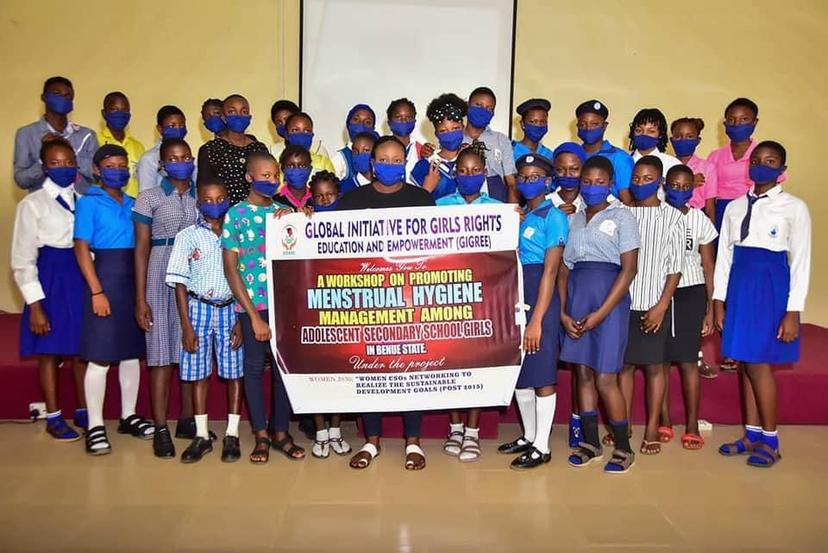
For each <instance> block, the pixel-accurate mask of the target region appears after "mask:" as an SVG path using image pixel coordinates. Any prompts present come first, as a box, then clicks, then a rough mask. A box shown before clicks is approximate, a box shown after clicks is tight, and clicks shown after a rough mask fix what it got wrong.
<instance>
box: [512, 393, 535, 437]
mask: <svg viewBox="0 0 828 553" xmlns="http://www.w3.org/2000/svg"><path fill="white" fill-rule="evenodd" d="M515 400H516V401H517V404H518V411H520V420H521V422H522V423H523V436H524V437H525V438H526V439H527V440H529V441H530V442H533V441H535V416H536V415H535V389H534V388H515Z"/></svg>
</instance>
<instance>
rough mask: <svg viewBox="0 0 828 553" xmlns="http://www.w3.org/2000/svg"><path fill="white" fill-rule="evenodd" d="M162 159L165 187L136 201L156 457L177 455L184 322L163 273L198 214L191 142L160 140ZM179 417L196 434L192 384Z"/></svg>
mask: <svg viewBox="0 0 828 553" xmlns="http://www.w3.org/2000/svg"><path fill="white" fill-rule="evenodd" d="M160 156H161V163H162V164H163V166H164V172H165V173H166V174H167V176H166V177H164V179H163V180H162V181H161V186H156V187H155V188H152V189H150V190H145V191H144V192H141V194H140V195H139V196H138V199H137V200H136V201H135V207H134V208H133V212H132V220H133V221H134V223H135V295H136V299H135V316H136V318H137V320H138V324H139V326H140V327H141V328H142V329H143V331H144V332H145V333H146V341H147V367H149V369H150V377H151V378H150V394H151V396H152V414H153V419H154V420H155V436H154V439H153V451H154V453H155V456H156V457H160V458H171V457H175V447H174V446H173V442H172V437H171V435H170V431H169V429H168V428H167V414H168V405H169V395H170V379H171V378H172V375H173V372H175V371H174V367H173V365H177V364H178V361H179V358H180V357H181V323H180V321H179V317H178V310H177V308H176V304H175V290H173V289H172V288H170V287H169V286H167V284H166V281H165V272H166V268H167V264H168V263H169V259H170V253H171V252H172V248H173V245H174V244H175V236H176V234H178V232H179V231H181V230H182V229H184V228H186V227H189V226H190V225H193V224H194V223H195V222H196V220H197V218H198V208H197V206H196V190H195V183H194V182H193V180H192V177H193V171H194V170H195V162H194V160H193V156H192V153H191V151H190V146H189V145H188V144H187V143H186V142H184V141H183V140H181V139H177V138H171V139H168V140H165V141H164V142H162V143H161V150H160ZM181 396H182V401H181V416H180V418H179V421H178V425H177V427H176V436H177V437H179V438H185V439H192V438H193V437H194V436H195V420H194V419H193V399H192V398H193V396H192V386H191V385H190V384H189V383H185V382H182V385H181Z"/></svg>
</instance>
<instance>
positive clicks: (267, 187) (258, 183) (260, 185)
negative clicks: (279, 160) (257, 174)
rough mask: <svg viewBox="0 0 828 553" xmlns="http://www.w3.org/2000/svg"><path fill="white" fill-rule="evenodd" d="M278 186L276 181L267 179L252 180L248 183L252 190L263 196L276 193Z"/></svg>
mask: <svg viewBox="0 0 828 553" xmlns="http://www.w3.org/2000/svg"><path fill="white" fill-rule="evenodd" d="M278 186H279V183H278V182H270V181H269V180H254V181H253V182H251V183H250V188H252V189H253V191H254V192H256V193H257V194H260V195H262V196H264V197H265V198H272V197H273V196H275V195H276V188H277V187H278Z"/></svg>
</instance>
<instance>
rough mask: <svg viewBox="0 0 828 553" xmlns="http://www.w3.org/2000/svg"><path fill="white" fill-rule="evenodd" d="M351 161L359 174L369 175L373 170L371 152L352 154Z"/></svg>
mask: <svg viewBox="0 0 828 553" xmlns="http://www.w3.org/2000/svg"><path fill="white" fill-rule="evenodd" d="M351 160H352V161H353V163H354V170H355V171H356V172H357V173H367V172H368V171H369V170H370V169H371V152H360V153H358V154H352V155H351Z"/></svg>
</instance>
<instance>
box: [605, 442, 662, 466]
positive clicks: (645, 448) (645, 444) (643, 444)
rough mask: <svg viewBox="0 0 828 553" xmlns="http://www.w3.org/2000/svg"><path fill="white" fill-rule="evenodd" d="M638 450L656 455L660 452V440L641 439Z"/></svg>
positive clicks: (645, 453)
mask: <svg viewBox="0 0 828 553" xmlns="http://www.w3.org/2000/svg"><path fill="white" fill-rule="evenodd" d="M653 446H657V447H653ZM650 448H652V449H650ZM639 451H640V452H641V454H642V455H658V454H659V453H661V442H659V441H655V442H649V441H647V440H643V441H642V442H641V448H640V449H639ZM613 455H614V453H613ZM610 462H611V461H610Z"/></svg>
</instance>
